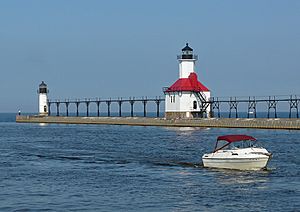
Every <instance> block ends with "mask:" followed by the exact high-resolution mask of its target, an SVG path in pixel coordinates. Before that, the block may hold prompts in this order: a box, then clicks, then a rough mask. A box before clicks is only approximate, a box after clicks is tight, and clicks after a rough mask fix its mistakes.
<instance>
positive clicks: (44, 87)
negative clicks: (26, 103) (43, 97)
mask: <svg viewBox="0 0 300 212" xmlns="http://www.w3.org/2000/svg"><path fill="white" fill-rule="evenodd" d="M39 93H48V89H47V85H46V83H45V82H44V81H42V83H41V84H40V85H39Z"/></svg>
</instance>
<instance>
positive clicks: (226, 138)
mask: <svg viewBox="0 0 300 212" xmlns="http://www.w3.org/2000/svg"><path fill="white" fill-rule="evenodd" d="M217 140H218V141H220V140H222V141H227V142H229V143H231V142H236V141H246V140H250V141H256V139H255V138H254V137H252V136H248V135H223V136H219V137H218V139H217Z"/></svg>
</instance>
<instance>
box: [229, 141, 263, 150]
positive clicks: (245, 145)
mask: <svg viewBox="0 0 300 212" xmlns="http://www.w3.org/2000/svg"><path fill="white" fill-rule="evenodd" d="M229 147H230V149H240V148H249V147H258V145H257V142H256V141H250V140H247V141H237V142H232V143H230V145H229Z"/></svg>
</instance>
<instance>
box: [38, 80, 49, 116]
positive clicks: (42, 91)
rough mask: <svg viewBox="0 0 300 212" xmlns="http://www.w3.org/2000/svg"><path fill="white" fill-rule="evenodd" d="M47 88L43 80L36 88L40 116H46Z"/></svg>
mask: <svg viewBox="0 0 300 212" xmlns="http://www.w3.org/2000/svg"><path fill="white" fill-rule="evenodd" d="M48 92H49V91H48V89H47V85H46V84H45V82H44V81H42V83H41V84H40V85H39V90H38V94H39V115H41V116H47V115H48V112H49V109H48V97H47V94H48Z"/></svg>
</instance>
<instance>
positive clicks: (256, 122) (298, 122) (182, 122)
mask: <svg viewBox="0 0 300 212" xmlns="http://www.w3.org/2000/svg"><path fill="white" fill-rule="evenodd" d="M16 122H18V123H55V124H106V125H135V126H165V127H212V128H213V127H215V128H258V129H286V130H300V119H296V118H291V119H278V118H274V119H266V118H251V119H248V118H236V119H235V118H211V119H206V118H202V119H200V118H199V119H165V118H146V117H66V116H16Z"/></svg>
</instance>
